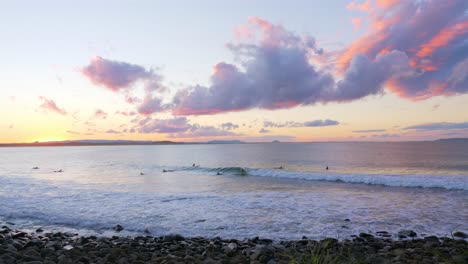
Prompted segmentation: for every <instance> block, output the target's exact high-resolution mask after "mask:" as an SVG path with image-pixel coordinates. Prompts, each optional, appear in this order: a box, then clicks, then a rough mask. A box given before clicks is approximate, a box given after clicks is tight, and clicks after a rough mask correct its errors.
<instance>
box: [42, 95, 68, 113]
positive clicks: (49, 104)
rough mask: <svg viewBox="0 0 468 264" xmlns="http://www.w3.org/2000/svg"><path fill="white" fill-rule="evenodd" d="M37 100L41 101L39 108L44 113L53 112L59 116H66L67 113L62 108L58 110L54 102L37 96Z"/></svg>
mask: <svg viewBox="0 0 468 264" xmlns="http://www.w3.org/2000/svg"><path fill="white" fill-rule="evenodd" d="M39 100H41V101H42V104H41V105H40V106H39V107H40V108H42V109H44V110H46V111H51V112H55V113H57V114H61V115H66V114H67V111H65V109H63V108H59V107H58V106H57V104H56V103H55V101H54V100H52V99H47V98H45V97H44V96H39Z"/></svg>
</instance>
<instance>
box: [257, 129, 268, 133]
mask: <svg viewBox="0 0 468 264" xmlns="http://www.w3.org/2000/svg"><path fill="white" fill-rule="evenodd" d="M258 133H270V130H268V129H265V128H262V129H260V131H258Z"/></svg>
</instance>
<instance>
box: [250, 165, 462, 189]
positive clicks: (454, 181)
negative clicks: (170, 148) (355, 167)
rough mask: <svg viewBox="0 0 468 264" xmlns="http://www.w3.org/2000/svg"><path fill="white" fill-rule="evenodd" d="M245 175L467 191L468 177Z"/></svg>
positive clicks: (279, 172) (270, 172)
mask: <svg viewBox="0 0 468 264" xmlns="http://www.w3.org/2000/svg"><path fill="white" fill-rule="evenodd" d="M247 174H248V175H251V176H260V177H275V178H288V179H301V180H309V181H330V182H347V183H360V184H370V185H385V186H396V187H420V188H443V189H449V190H468V175H467V176H463V175H458V176H457V175H395V174H340V173H314V172H293V171H285V170H268V169H247Z"/></svg>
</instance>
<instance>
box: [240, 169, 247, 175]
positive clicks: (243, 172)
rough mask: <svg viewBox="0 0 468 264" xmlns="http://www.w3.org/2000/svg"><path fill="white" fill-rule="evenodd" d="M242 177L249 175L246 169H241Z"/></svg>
mask: <svg viewBox="0 0 468 264" xmlns="http://www.w3.org/2000/svg"><path fill="white" fill-rule="evenodd" d="M240 175H242V176H245V175H247V172H246V171H245V170H244V168H241V169H240Z"/></svg>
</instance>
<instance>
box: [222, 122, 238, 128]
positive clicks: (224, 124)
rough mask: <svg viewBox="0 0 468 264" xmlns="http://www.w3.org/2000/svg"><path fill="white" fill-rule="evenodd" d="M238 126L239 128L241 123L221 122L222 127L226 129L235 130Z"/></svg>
mask: <svg viewBox="0 0 468 264" xmlns="http://www.w3.org/2000/svg"><path fill="white" fill-rule="evenodd" d="M238 128H239V125H236V124H233V123H231V122H226V123H222V124H221V129H224V130H234V129H238Z"/></svg>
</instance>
